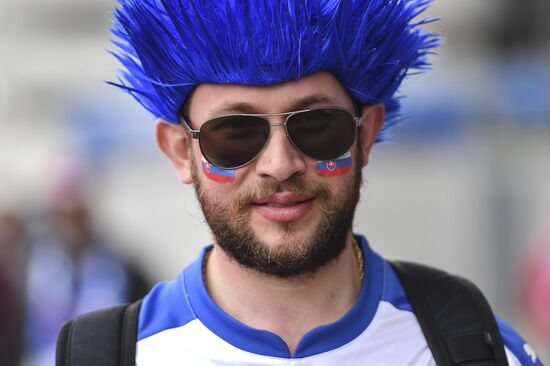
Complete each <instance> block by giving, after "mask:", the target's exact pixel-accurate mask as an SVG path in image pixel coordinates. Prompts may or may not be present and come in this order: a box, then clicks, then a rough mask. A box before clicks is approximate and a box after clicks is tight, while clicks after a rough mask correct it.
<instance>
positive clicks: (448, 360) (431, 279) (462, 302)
mask: <svg viewBox="0 0 550 366" xmlns="http://www.w3.org/2000/svg"><path fill="white" fill-rule="evenodd" d="M390 264H391V265H392V267H393V269H394V271H395V273H396V274H397V277H398V278H399V279H400V280H401V283H402V284H403V288H404V289H405V292H406V293H407V297H408V299H409V302H410V304H411V306H412V308H413V311H414V314H415V315H416V318H417V319H418V322H419V323H420V327H421V328H422V332H423V333H424V336H425V337H426V341H427V342H428V346H429V347H430V350H431V351H432V355H433V357H434V359H435V362H436V364H437V365H439V366H447V365H461V366H507V365H508V361H507V358H506V353H505V350H504V344H503V342H502V337H501V335H500V331H499V328H498V326H497V323H496V320H495V317H494V315H493V311H492V310H491V307H490V306H489V303H488V302H487V300H486V299H485V297H484V296H483V294H482V293H481V291H480V290H479V289H478V288H477V287H476V286H475V285H474V284H473V283H472V282H470V281H468V280H466V279H464V278H462V277H458V276H453V275H450V274H448V273H446V272H444V271H440V270H437V269H434V268H431V267H427V266H424V265H421V264H416V263H408V262H401V261H395V262H390Z"/></svg>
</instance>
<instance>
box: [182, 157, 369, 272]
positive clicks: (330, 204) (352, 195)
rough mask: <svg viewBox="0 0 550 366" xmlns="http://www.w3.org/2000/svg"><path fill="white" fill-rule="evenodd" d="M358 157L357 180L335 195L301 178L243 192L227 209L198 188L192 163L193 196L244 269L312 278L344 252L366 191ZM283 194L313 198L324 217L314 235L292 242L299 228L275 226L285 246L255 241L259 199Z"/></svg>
mask: <svg viewBox="0 0 550 366" xmlns="http://www.w3.org/2000/svg"><path fill="white" fill-rule="evenodd" d="M356 156H357V157H358V159H357V161H355V164H354V171H353V173H354V177H353V179H348V180H346V184H343V185H342V186H341V187H340V188H339V191H338V192H336V193H331V192H330V190H329V189H328V188H327V186H326V185H325V184H323V183H320V182H313V181H305V180H304V179H303V177H302V176H298V175H294V176H292V177H290V178H289V179H287V180H286V181H284V182H279V181H277V180H275V179H274V178H271V177H270V178H264V179H263V180H262V181H261V182H260V183H259V184H258V185H257V186H255V187H253V188H250V189H248V190H246V191H243V192H241V193H240V194H238V195H237V197H236V198H235V199H234V200H233V201H231V202H230V203H229V204H227V203H222V202H220V201H218V200H216V199H214V198H212V197H210V196H209V195H208V192H207V191H206V190H204V189H203V187H202V185H201V183H200V179H199V177H198V168H197V165H196V164H195V163H193V164H192V174H193V181H194V187H195V193H196V195H197V199H198V201H199V203H200V205H201V208H202V211H203V214H204V217H205V219H206V222H207V223H208V225H209V226H210V229H211V231H212V234H213V236H214V239H215V242H216V244H217V245H218V246H219V247H220V249H222V250H223V251H224V252H225V253H226V255H228V257H229V258H231V259H232V260H234V261H235V262H236V263H238V264H239V265H240V266H241V267H243V268H246V269H251V270H255V271H258V272H260V273H263V274H266V275H270V276H274V277H278V278H294V277H299V276H303V275H307V274H312V273H315V272H316V271H318V270H319V269H320V268H322V267H323V266H325V265H327V264H329V263H330V262H332V261H334V260H336V259H337V258H338V257H339V256H340V254H341V253H342V252H343V250H344V248H345V247H346V238H347V235H348V233H349V231H350V230H351V227H352V224H353V217H354V215H355V208H356V207H357V203H358V202H359V196H360V188H361V185H362V172H361V167H362V164H361V157H362V154H361V153H360V151H359V149H357V154H356ZM193 161H196V160H195V159H193ZM328 179H330V178H328ZM283 191H284V192H291V193H298V194H306V195H312V196H315V199H316V201H317V204H318V205H319V207H320V213H321V217H320V219H319V220H318V223H317V225H316V227H315V228H314V229H313V230H312V232H311V234H310V235H309V236H308V237H306V238H303V239H298V238H295V237H293V236H292V233H293V231H295V229H296V228H297V227H298V226H299V225H301V224H300V223H295V222H274V223H273V225H277V226H278V227H279V229H280V231H281V233H282V238H281V242H283V243H285V244H284V245H281V246H278V247H276V246H273V245H269V244H268V243H266V242H264V241H262V240H261V239H260V238H259V237H258V236H257V235H256V233H255V232H254V230H253V228H252V226H251V224H250V213H251V210H252V202H253V201H254V200H255V199H257V198H260V197H267V196H270V195H272V194H275V193H279V192H283Z"/></svg>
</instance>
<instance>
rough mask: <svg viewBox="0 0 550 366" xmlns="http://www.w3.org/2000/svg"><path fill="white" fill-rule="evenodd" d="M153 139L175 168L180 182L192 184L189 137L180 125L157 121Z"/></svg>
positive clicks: (191, 159)
mask: <svg viewBox="0 0 550 366" xmlns="http://www.w3.org/2000/svg"><path fill="white" fill-rule="evenodd" d="M155 137H156V140H157V145H158V146H159V148H160V149H161V150H162V152H163V153H164V155H166V156H167V157H168V159H170V161H171V162H172V164H173V165H174V167H175V168H176V172H177V173H178V176H179V178H180V180H181V181H182V182H183V183H185V184H190V183H193V177H192V174H191V166H192V164H193V156H192V154H191V151H190V149H191V148H192V146H191V137H190V136H189V133H188V132H187V131H186V130H185V128H184V127H183V126H182V125H181V124H174V123H170V122H167V121H165V120H162V119H159V120H157V124H156V126H155Z"/></svg>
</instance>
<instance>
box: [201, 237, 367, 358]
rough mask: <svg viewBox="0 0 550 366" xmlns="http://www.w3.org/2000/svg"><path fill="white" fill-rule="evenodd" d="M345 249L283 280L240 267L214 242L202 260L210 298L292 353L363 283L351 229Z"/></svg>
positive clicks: (349, 302) (337, 312) (332, 318)
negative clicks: (274, 337)
mask: <svg viewBox="0 0 550 366" xmlns="http://www.w3.org/2000/svg"><path fill="white" fill-rule="evenodd" d="M346 242H347V243H346V248H345V249H344V251H343V252H342V254H341V255H340V256H339V257H338V258H337V259H336V260H335V261H332V262H331V263H329V264H327V265H325V266H324V267H322V268H320V269H319V270H318V271H316V272H315V273H313V274H310V275H304V276H301V277H297V278H290V279H286V278H285V279H282V278H276V277H273V276H268V275H265V274H262V273H259V272H257V271H254V270H250V269H246V268H243V267H242V266H240V265H238V264H237V263H236V262H235V261H233V260H232V259H231V258H229V257H227V255H226V254H225V253H224V252H223V251H222V250H221V249H220V248H219V247H218V246H215V247H214V249H213V250H212V251H211V253H210V255H209V257H208V261H207V265H206V271H205V274H206V283H207V288H208V291H209V293H210V296H211V297H212V299H213V300H214V302H215V303H216V304H217V305H218V306H219V307H220V308H221V309H222V310H224V311H225V312H226V313H228V314H229V315H231V316H232V317H233V318H235V319H237V320H239V321H241V322H242V323H245V324H247V325H249V326H251V327H253V328H257V329H264V330H268V331H271V332H273V333H275V334H277V335H278V336H280V337H281V338H282V339H283V340H284V341H285V342H286V344H287V345H288V347H289V350H290V352H291V353H292V354H294V351H295V349H296V346H297V344H298V342H299V340H300V339H301V338H302V336H303V335H304V334H305V333H307V332H308V331H309V330H311V329H313V328H315V327H317V326H319V325H323V324H329V323H332V322H335V321H337V320H338V319H340V318H341V317H342V316H343V315H344V314H345V313H346V312H347V311H348V310H349V309H350V308H351V306H352V305H353V303H354V302H355V299H356V297H357V295H358V293H359V289H360V287H361V280H360V273H359V272H360V271H359V269H358V266H357V257H356V254H355V250H354V247H353V237H352V235H351V233H350V234H349V235H348V238H347V240H346Z"/></svg>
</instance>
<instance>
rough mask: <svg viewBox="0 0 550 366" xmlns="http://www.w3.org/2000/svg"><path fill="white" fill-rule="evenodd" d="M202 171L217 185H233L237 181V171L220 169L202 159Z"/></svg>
mask: <svg viewBox="0 0 550 366" xmlns="http://www.w3.org/2000/svg"><path fill="white" fill-rule="evenodd" d="M201 170H202V172H203V174H204V175H205V176H206V177H207V178H208V179H210V180H211V181H214V182H217V183H232V182H234V181H235V170H233V169H220V168H218V167H215V166H214V165H212V164H210V163H209V162H207V161H206V160H205V159H204V158H201Z"/></svg>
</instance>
